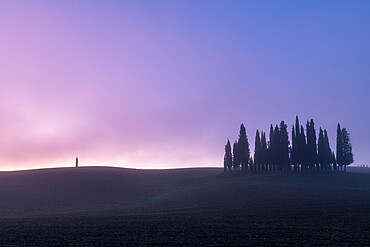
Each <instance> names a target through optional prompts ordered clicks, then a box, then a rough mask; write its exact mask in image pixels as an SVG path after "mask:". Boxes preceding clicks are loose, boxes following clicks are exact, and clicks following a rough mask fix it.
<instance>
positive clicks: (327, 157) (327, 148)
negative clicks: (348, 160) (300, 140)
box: [324, 129, 333, 170]
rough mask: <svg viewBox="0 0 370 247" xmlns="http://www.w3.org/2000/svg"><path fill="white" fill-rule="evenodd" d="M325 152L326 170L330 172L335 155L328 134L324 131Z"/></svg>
mask: <svg viewBox="0 0 370 247" xmlns="http://www.w3.org/2000/svg"><path fill="white" fill-rule="evenodd" d="M324 152H325V165H326V167H325V170H330V164H332V161H333V153H332V151H331V148H330V143H329V137H328V132H327V131H326V129H325V130H324Z"/></svg>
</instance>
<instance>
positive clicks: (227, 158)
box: [224, 140, 233, 172]
mask: <svg viewBox="0 0 370 247" xmlns="http://www.w3.org/2000/svg"><path fill="white" fill-rule="evenodd" d="M232 165H233V161H232V154H231V145H230V141H229V140H227V143H226V145H225V156H224V172H227V170H229V171H231V167H232Z"/></svg>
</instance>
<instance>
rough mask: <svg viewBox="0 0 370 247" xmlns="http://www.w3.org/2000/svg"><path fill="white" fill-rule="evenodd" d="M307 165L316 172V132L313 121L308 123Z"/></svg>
mask: <svg viewBox="0 0 370 247" xmlns="http://www.w3.org/2000/svg"><path fill="white" fill-rule="evenodd" d="M306 127H307V153H306V155H307V157H306V158H307V165H309V166H310V168H311V169H312V170H314V168H315V166H316V164H317V147H316V130H315V123H314V121H313V119H311V121H310V122H308V121H307V125H306Z"/></svg>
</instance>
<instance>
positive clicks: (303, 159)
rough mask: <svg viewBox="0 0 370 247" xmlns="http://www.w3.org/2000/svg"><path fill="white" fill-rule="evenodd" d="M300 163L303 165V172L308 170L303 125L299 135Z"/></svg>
mask: <svg viewBox="0 0 370 247" xmlns="http://www.w3.org/2000/svg"><path fill="white" fill-rule="evenodd" d="M299 136H300V138H299V161H300V164H301V168H302V170H305V169H306V166H307V147H306V146H307V145H306V136H305V134H304V129H303V126H302V125H301V131H300V134H299Z"/></svg>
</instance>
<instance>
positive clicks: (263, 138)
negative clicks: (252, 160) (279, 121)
mask: <svg viewBox="0 0 370 247" xmlns="http://www.w3.org/2000/svg"><path fill="white" fill-rule="evenodd" d="M261 164H262V170H265V169H266V165H267V143H266V133H265V132H261Z"/></svg>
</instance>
